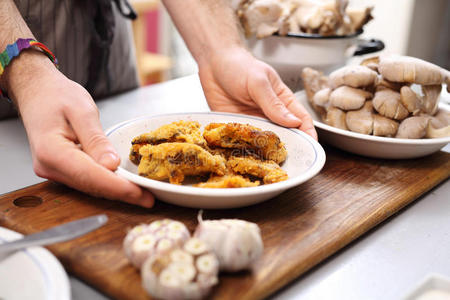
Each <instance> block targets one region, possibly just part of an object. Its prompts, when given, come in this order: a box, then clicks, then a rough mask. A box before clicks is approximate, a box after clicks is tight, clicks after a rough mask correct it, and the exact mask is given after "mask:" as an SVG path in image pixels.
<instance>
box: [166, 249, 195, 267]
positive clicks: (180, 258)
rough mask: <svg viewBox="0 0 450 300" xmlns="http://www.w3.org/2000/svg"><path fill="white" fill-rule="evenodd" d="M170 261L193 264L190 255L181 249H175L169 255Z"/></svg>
mask: <svg viewBox="0 0 450 300" xmlns="http://www.w3.org/2000/svg"><path fill="white" fill-rule="evenodd" d="M170 259H172V261H174V262H183V263H190V264H193V263H194V258H193V257H192V255H191V254H189V253H187V252H186V251H183V250H181V249H175V250H173V251H172V252H171V253H170Z"/></svg>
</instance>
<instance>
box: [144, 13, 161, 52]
mask: <svg viewBox="0 0 450 300" xmlns="http://www.w3.org/2000/svg"><path fill="white" fill-rule="evenodd" d="M145 18H146V19H147V51H149V52H153V53H157V52H158V20H159V11H157V10H155V11H151V12H148V13H147V14H146V15H145Z"/></svg>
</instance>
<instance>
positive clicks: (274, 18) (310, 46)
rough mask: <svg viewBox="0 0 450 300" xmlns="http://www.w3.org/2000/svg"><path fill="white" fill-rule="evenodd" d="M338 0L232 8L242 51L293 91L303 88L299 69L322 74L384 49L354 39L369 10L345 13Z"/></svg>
mask: <svg viewBox="0 0 450 300" xmlns="http://www.w3.org/2000/svg"><path fill="white" fill-rule="evenodd" d="M347 4H348V2H347V1H339V0H322V1H311V0H287V1H278V0H253V1H240V3H239V5H237V6H236V7H235V9H236V11H237V15H238V16H239V19H240V21H241V24H242V26H243V28H244V31H245V35H246V37H247V42H248V47H249V49H250V50H251V52H252V53H253V55H255V57H257V58H258V59H260V60H262V61H264V62H266V63H268V64H269V65H271V66H272V67H273V68H274V69H275V70H276V71H277V72H278V74H279V75H280V77H281V79H282V80H283V81H284V83H285V84H286V85H287V86H288V87H289V88H290V89H291V90H293V91H298V90H300V89H301V88H302V87H303V85H302V81H301V78H300V76H299V74H300V72H301V70H302V69H303V68H304V67H308V66H309V67H313V68H315V69H317V70H320V71H322V72H325V73H329V72H331V71H333V70H335V69H336V68H339V67H342V66H344V65H345V64H346V62H347V60H348V59H349V58H350V57H352V56H356V55H363V54H368V53H373V52H377V51H380V50H382V49H384V44H383V42H382V41H380V40H375V39H372V40H364V39H362V38H360V35H361V34H362V33H363V30H362V28H363V26H364V25H365V24H366V23H367V22H369V21H370V20H371V19H372V15H371V12H372V7H363V8H351V7H348V6H347Z"/></svg>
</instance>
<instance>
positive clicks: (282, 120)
mask: <svg viewBox="0 0 450 300" xmlns="http://www.w3.org/2000/svg"><path fill="white" fill-rule="evenodd" d="M248 89H249V91H248V92H249V95H250V97H251V98H252V99H253V100H254V101H255V102H256V103H257V104H258V105H259V107H260V108H261V109H262V111H263V112H264V114H265V115H266V116H267V117H268V118H269V119H270V120H272V121H273V122H275V123H277V124H280V125H282V126H286V127H300V126H301V125H302V121H301V120H300V119H299V118H298V117H296V116H295V115H294V114H293V113H292V112H290V111H289V109H288V108H287V107H286V105H285V104H284V102H283V101H282V100H281V99H280V97H278V95H277V94H276V93H275V91H274V90H273V87H272V84H271V82H270V80H269V78H268V77H267V76H262V77H259V78H254V80H252V81H249V85H248Z"/></svg>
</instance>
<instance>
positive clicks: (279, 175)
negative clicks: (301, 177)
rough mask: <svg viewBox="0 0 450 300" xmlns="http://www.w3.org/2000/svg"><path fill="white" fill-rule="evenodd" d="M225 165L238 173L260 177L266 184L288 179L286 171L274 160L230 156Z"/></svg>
mask: <svg viewBox="0 0 450 300" xmlns="http://www.w3.org/2000/svg"><path fill="white" fill-rule="evenodd" d="M227 167H228V168H229V169H230V170H232V171H233V172H236V173H239V174H243V175H253V176H256V177H259V178H262V179H263V181H264V183H266V184H267V183H274V182H279V181H283V180H286V179H288V175H287V173H286V172H285V171H284V170H283V169H281V167H280V166H279V165H278V164H277V163H275V162H274V161H261V160H258V159H255V158H253V157H235V156H232V157H230V158H229V159H228V161H227Z"/></svg>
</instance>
